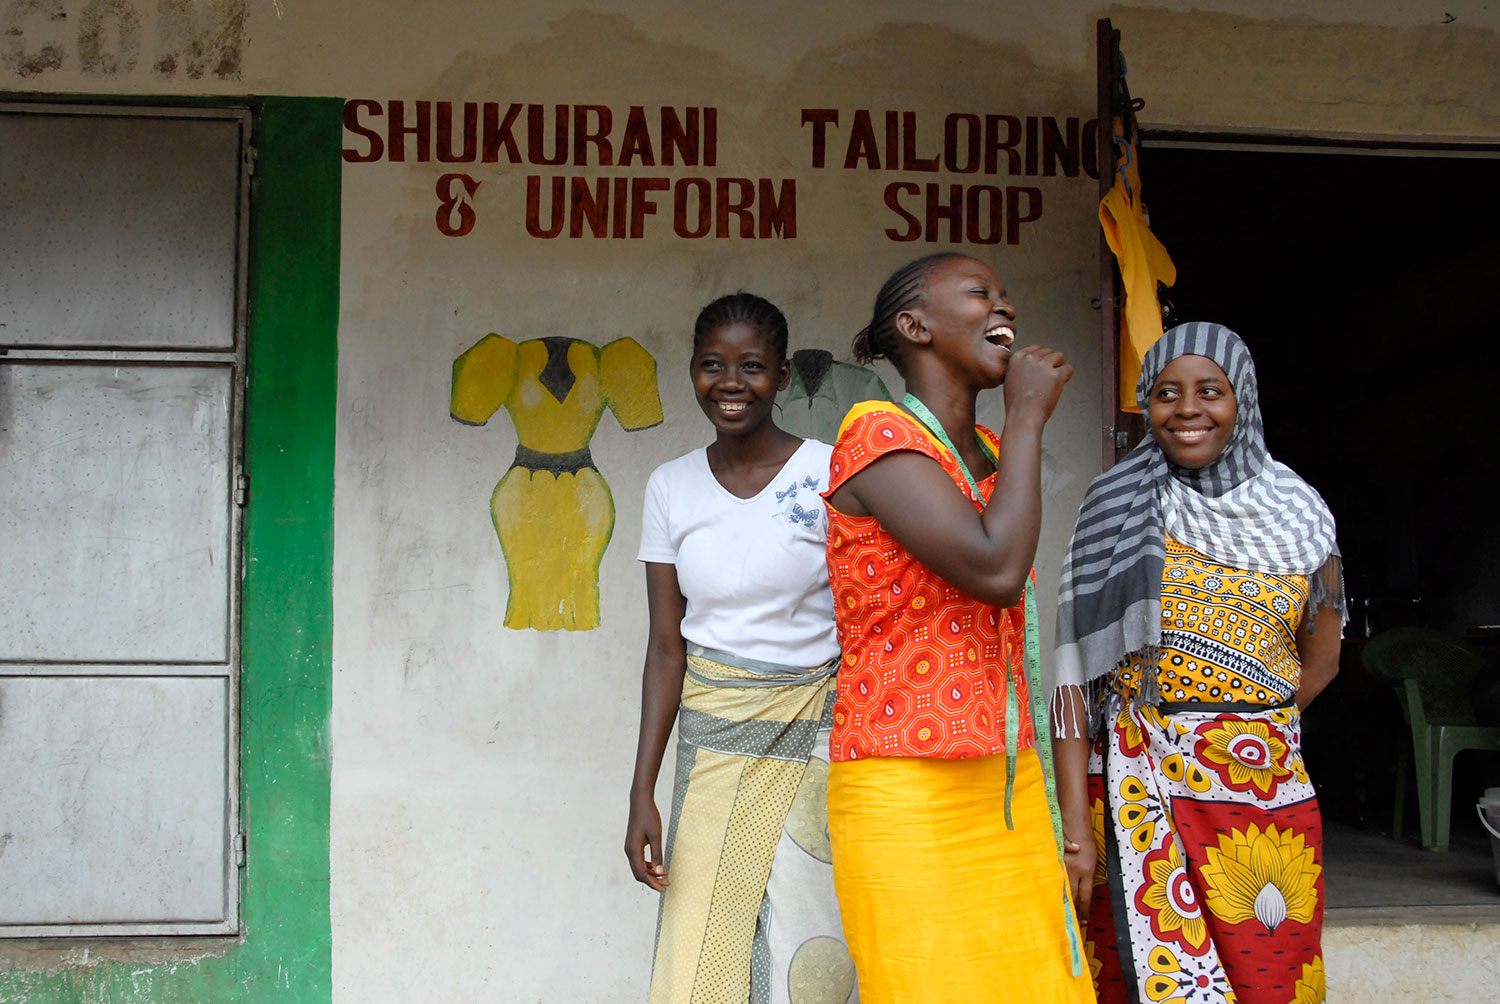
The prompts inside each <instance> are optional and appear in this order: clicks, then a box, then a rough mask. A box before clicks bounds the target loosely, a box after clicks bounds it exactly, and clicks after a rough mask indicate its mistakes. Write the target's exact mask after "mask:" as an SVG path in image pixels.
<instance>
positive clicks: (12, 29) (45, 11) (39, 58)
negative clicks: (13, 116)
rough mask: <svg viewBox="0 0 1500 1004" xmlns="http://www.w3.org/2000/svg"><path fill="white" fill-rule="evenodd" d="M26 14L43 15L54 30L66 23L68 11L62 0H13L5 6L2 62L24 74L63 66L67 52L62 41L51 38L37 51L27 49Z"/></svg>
mask: <svg viewBox="0 0 1500 1004" xmlns="http://www.w3.org/2000/svg"><path fill="white" fill-rule="evenodd" d="M27 18H40V19H44V20H45V22H46V23H47V24H48V25H49V26H51V27H52V30H53V32H54V34H55V33H56V32H57V31H58V26H60V25H64V24H66V23H67V20H68V12H67V10H65V9H64V8H63V5H62V0H12V2H11V4H10V6H8V7H6V9H5V27H4V28H3V29H0V65H4V66H5V68H6V69H8V70H10V71H11V72H13V73H15V74H18V75H19V76H22V77H34V76H36V75H37V74H38V73H43V72H45V71H47V70H60V69H62V65H63V56H64V55H65V54H66V52H67V50H66V49H65V48H64V47H63V44H62V42H60V41H57V40H56V39H50V40H48V41H46V42H43V43H42V44H41V45H40V46H39V47H38V48H37V49H36V50H35V51H34V52H28V51H27V50H26V29H25V27H24V26H23V25H22V22H23V21H25V20H26V19H27Z"/></svg>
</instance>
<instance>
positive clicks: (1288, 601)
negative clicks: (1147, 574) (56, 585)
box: [1114, 537, 1308, 706]
mask: <svg viewBox="0 0 1500 1004" xmlns="http://www.w3.org/2000/svg"><path fill="white" fill-rule="evenodd" d="M1166 545H1167V557H1166V563H1165V565H1164V566H1163V570H1162V580H1161V655H1160V659H1159V660H1158V663H1157V679H1158V681H1159V683H1160V686H1161V699H1162V700H1163V701H1164V702H1168V703H1181V702H1187V701H1206V702H1210V703H1216V704H1217V703H1230V702H1233V703H1248V704H1265V705H1269V706H1275V705H1279V704H1285V703H1286V702H1288V701H1289V700H1290V699H1291V698H1292V697H1293V696H1294V695H1295V694H1296V692H1297V687H1298V686H1299V685H1300V683H1301V679H1302V662H1301V659H1300V658H1299V656H1298V653H1297V628H1298V626H1299V625H1300V624H1301V623H1302V613H1303V610H1304V609H1305V607H1306V605H1307V596H1308V581H1307V576H1305V575H1275V574H1272V573H1270V572H1247V571H1244V570H1242V569H1238V568H1230V567H1228V566H1226V565H1220V564H1217V563H1216V562H1214V561H1213V560H1211V559H1209V558H1208V557H1206V556H1204V555H1203V554H1200V553H1199V552H1198V551H1195V550H1193V549H1192V548H1190V547H1188V546H1186V545H1184V544H1180V543H1178V542H1177V541H1175V540H1173V539H1172V538H1171V537H1167V539H1166ZM1114 678H1115V686H1114V689H1115V690H1116V691H1117V692H1118V693H1121V694H1123V695H1125V696H1126V697H1133V696H1135V693H1136V691H1137V690H1139V689H1140V655H1139V653H1136V654H1135V655H1132V656H1131V657H1129V658H1127V660H1126V661H1125V663H1124V664H1122V665H1121V667H1120V669H1119V670H1118V671H1117V672H1116V673H1115V674H1114Z"/></svg>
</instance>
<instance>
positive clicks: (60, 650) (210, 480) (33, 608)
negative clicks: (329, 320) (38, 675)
mask: <svg viewBox="0 0 1500 1004" xmlns="http://www.w3.org/2000/svg"><path fill="white" fill-rule="evenodd" d="M232 382H233V370H232V368H231V367H230V366H225V365H217V366H169V365H150V364H142V363H134V364H126V365H108V364H83V365H77V364H64V363H34V362H3V361H0V660H6V661H14V660H21V661H48V660H55V661H67V662H85V663H89V662H133V661H143V662H177V661H181V662H202V663H226V662H227V661H228V659H229V634H230V596H229V587H230V580H229V571H228V569H229V563H230V558H231V555H230V554H229V548H230V522H231V515H230V511H229V509H230V500H229V495H230V482H231V472H230V463H231V461H230V457H231V453H230V427H231V398H230V395H231V393H232Z"/></svg>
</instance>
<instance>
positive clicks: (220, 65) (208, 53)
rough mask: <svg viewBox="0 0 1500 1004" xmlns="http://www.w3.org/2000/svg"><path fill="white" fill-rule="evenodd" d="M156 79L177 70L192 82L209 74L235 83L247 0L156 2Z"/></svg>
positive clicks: (162, 0)
mask: <svg viewBox="0 0 1500 1004" xmlns="http://www.w3.org/2000/svg"><path fill="white" fill-rule="evenodd" d="M156 9H157V35H158V45H157V52H158V53H159V55H158V56H157V59H156V63H155V69H156V73H157V75H158V76H161V77H172V76H174V75H175V74H176V73H177V71H178V70H179V69H180V70H182V72H183V73H185V74H186V75H187V76H188V77H189V78H190V79H192V80H201V79H202V78H203V76H204V75H205V74H209V73H211V74H212V75H213V76H215V77H218V78H219V79H220V80H238V79H239V77H240V60H241V58H242V55H243V51H244V44H245V14H246V0H216V2H203V0H158V2H157V6H156Z"/></svg>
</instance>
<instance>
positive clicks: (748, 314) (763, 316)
mask: <svg viewBox="0 0 1500 1004" xmlns="http://www.w3.org/2000/svg"><path fill="white" fill-rule="evenodd" d="M730 324H748V325H750V326H751V327H752V328H754V329H755V330H756V331H758V332H760V333H761V335H762V336H763V337H764V338H765V339H766V340H767V341H768V342H770V343H771V348H772V350H773V351H774V352H775V355H776V361H777V362H778V363H784V362H786V343H787V331H786V316H785V315H783V314H782V312H781V310H780V308H778V307H777V306H776V304H774V303H772V302H771V301H770V300H767V299H766V298H765V297H763V296H756V295H755V294H754V293H746V292H744V291H743V290H742V291H740V292H738V293H730V294H729V295H728V296H721V297H719V298H718V299H717V300H715V301H714V302H713V303H710V304H709V305H708V306H706V307H704V308H703V309H702V310H700V311H699V312H698V319H697V320H696V321H694V322H693V353H694V355H696V354H697V352H698V349H699V348H700V347H701V346H702V344H703V339H704V338H706V337H707V336H708V335H709V333H710V332H713V331H717V330H718V329H719V328H722V327H725V326H727V325H730Z"/></svg>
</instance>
